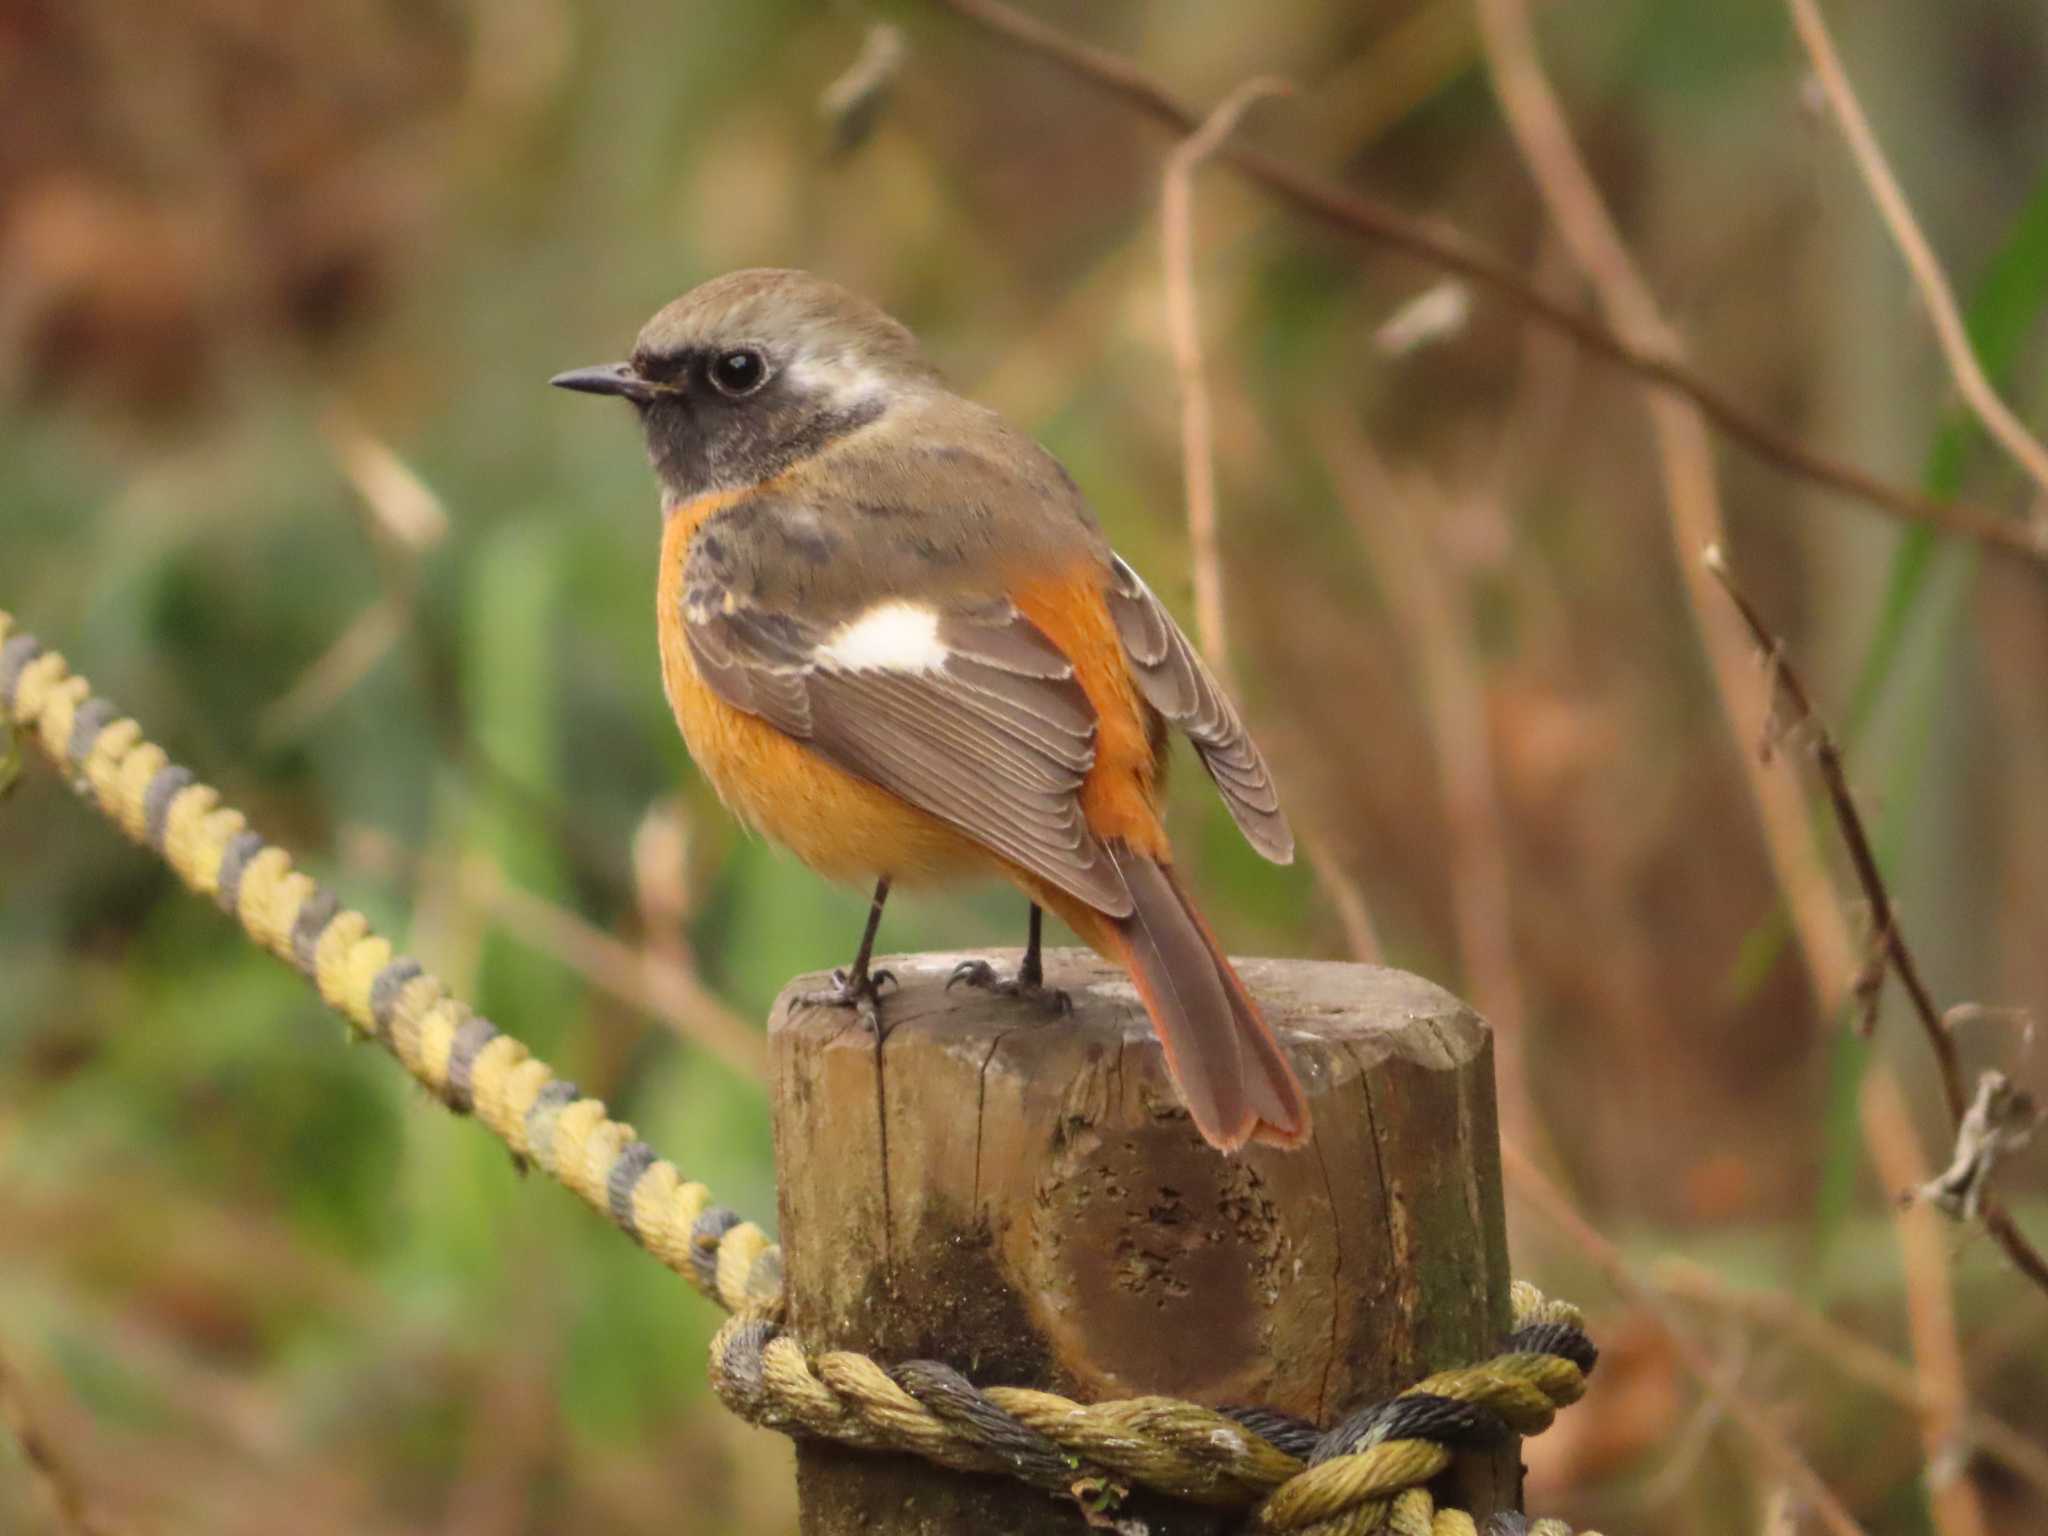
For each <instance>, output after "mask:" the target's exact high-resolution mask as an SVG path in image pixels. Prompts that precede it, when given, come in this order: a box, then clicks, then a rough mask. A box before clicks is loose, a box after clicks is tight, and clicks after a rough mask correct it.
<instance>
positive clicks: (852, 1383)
mask: <svg viewBox="0 0 2048 1536" xmlns="http://www.w3.org/2000/svg"><path fill="white" fill-rule="evenodd" d="M1513 1308H1514V1332H1513V1333H1512V1334H1511V1335H1510V1337H1509V1338H1508V1340H1507V1343H1506V1346H1505V1347H1504V1348H1503V1350H1502V1352H1501V1353H1499V1354H1497V1355H1495V1356H1493V1357H1492V1358H1491V1359H1489V1360H1484V1361H1481V1362H1480V1363H1478V1364H1476V1365H1470V1366H1461V1367H1459V1368H1457V1369H1455V1370H1449V1371H1440V1372H1438V1373H1437V1374H1436V1375H1434V1376H1431V1377H1429V1378H1428V1379H1427V1380H1424V1381H1420V1382H1417V1383H1416V1384H1415V1385H1414V1386H1412V1387H1410V1388H1408V1389H1407V1390H1406V1391H1404V1392H1400V1393H1397V1394H1396V1395H1395V1396H1393V1397H1390V1398H1387V1399H1385V1400H1384V1401H1382V1402H1378V1403H1374V1404H1372V1405H1371V1406H1369V1407H1366V1408H1363V1409H1361V1410H1359V1411H1358V1412H1356V1413H1354V1414H1352V1415H1350V1416H1349V1417H1347V1418H1346V1419H1345V1420H1343V1422H1341V1423H1339V1424H1338V1425H1336V1426H1335V1427H1334V1428H1332V1429H1330V1430H1328V1431H1318V1430H1317V1429H1316V1428H1315V1426H1313V1425H1310V1424H1307V1423H1305V1422H1303V1421H1301V1420H1297V1419H1290V1418H1288V1417H1287V1416H1285V1415H1282V1414H1277V1413H1273V1412H1271V1411H1270V1410H1265V1409H1248V1410H1241V1411H1238V1410H1218V1409H1213V1408H1205V1407H1202V1406H1201V1405H1200V1404H1197V1403H1189V1402H1183V1401H1180V1400H1179V1399H1177V1398H1168V1397H1137V1398H1123V1399H1119V1400H1117V1401H1113V1402H1106V1403H1078V1402H1074V1401H1072V1400H1070V1399H1068V1398H1064V1397H1061V1396H1059V1395H1057V1394H1055V1393H1051V1392H1039V1391H1034V1390H1032V1389H1029V1388H1024V1387H986V1388H976V1387H974V1386H972V1385H971V1384H969V1383H968V1382H966V1381H965V1380H964V1379H963V1378H961V1377H960V1376H959V1374H958V1373H957V1372H955V1371H953V1370H952V1369H951V1368H950V1367H947V1366H944V1365H941V1364H938V1363H936V1362H933V1361H921V1360H920V1361H910V1362H907V1363H905V1364H903V1365H899V1366H896V1367H895V1368H894V1369H893V1370H892V1369H887V1368H885V1367H882V1366H880V1365H878V1364H877V1363H876V1362H874V1361H872V1360H870V1359H868V1358H867V1357H865V1356H863V1355H857V1354H850V1353H846V1352H831V1353H825V1354H820V1355H817V1356H812V1355H810V1354H808V1353H807V1352H806V1351H805V1350H804V1348H803V1346H802V1345H801V1344H800V1343H799V1342H798V1341H797V1340H795V1339H794V1338H792V1337H790V1336H789V1335H788V1334H787V1333H785V1332H784V1331H783V1330H782V1329H781V1328H779V1327H778V1326H777V1325H776V1324H775V1323H774V1322H772V1321H770V1320H768V1319H766V1318H759V1317H749V1316H745V1315H741V1316H737V1317H734V1318H733V1319H732V1320H731V1321H730V1322H728V1323H727V1324H726V1325H725V1326H724V1327H723V1328H722V1329H720V1330H719V1333H718V1336H717V1338H716V1339H714V1340H713V1341H712V1345H711V1382H712V1386H713V1388H714V1389H715V1390H716V1391H717V1393H718V1396H719V1400H720V1401H721V1402H723V1403H724V1404H725V1405H726V1407H728V1408H729V1409H731V1410H732V1411H733V1412H734V1413H736V1414H738V1415H739V1416H740V1417H741V1418H743V1419H746V1420H747V1421H748V1422H749V1423H752V1424H758V1425H761V1426H763V1427H765V1428H769V1429H777V1430H781V1431H782V1432H783V1433H785V1434H790V1435H797V1436H810V1437H814V1438H818V1439H827V1440H833V1441H836V1442H838V1443H839V1444H842V1445H852V1446H858V1447H861V1448H863V1449H867V1450H880V1451H902V1452H908V1453H909V1454H911V1455H916V1456H922V1457H924V1458H925V1459H926V1460H928V1461H934V1462H937V1463H938V1464H940V1465H941V1466H947V1467H952V1468H954V1469H955V1470H958V1471H962V1472H1001V1473H1006V1474H1008V1475H1009V1476H1012V1477H1015V1478H1017V1479H1019V1480H1020V1481H1023V1482H1027V1483H1030V1484H1031V1485H1032V1486H1034V1487H1038V1488H1042V1489H1045V1490H1046V1491H1048V1492H1051V1493H1056V1494H1065V1495H1068V1496H1070V1497H1073V1498H1075V1499H1077V1500H1080V1501H1082V1502H1083V1503H1084V1504H1087V1503H1091V1501H1100V1502H1102V1503H1105V1504H1113V1503H1114V1502H1115V1501H1116V1499H1117V1498H1119V1497H1121V1495H1122V1493H1123V1492H1125V1491H1128V1490H1129V1489H1132V1488H1144V1489H1148V1490H1150V1491H1152V1492H1154V1493H1162V1494H1167V1495H1169V1496H1171V1497H1174V1498H1178V1499H1185V1500H1188V1501H1191V1502H1194V1503H1201V1504H1211V1505H1221V1506H1225V1507H1235V1508H1250V1509H1253V1510H1254V1513H1253V1514H1252V1517H1251V1520H1250V1523H1249V1525H1248V1526H1247V1527H1246V1529H1247V1530H1248V1531H1250V1532H1256V1533H1260V1536H1265V1533H1275V1536H1277V1533H1282V1532H1287V1533H1299V1536H1363V1533H1366V1532H1371V1531H1380V1530H1391V1531H1399V1532H1409V1531H1421V1532H1434V1533H1439V1536H1452V1533H1456V1532H1458V1531H1460V1530H1461V1529H1462V1530H1465V1531H1471V1530H1473V1529H1474V1527H1473V1525H1472V1522H1471V1518H1470V1517H1469V1516H1465V1515H1462V1514H1460V1513H1459V1512H1457V1511H1448V1510H1446V1511H1439V1510H1437V1509H1436V1508H1435V1505H1434V1504H1433V1503H1426V1504H1425V1503H1419V1502H1418V1501H1417V1500H1418V1496H1419V1498H1421V1499H1423V1500H1427V1498H1428V1495H1427V1493H1426V1491H1425V1490H1424V1488H1423V1485H1424V1484H1426V1483H1428V1482H1430V1481H1431V1480H1432V1479H1434V1478H1436V1477H1437V1476H1439V1475H1440V1474H1442V1473H1443V1472H1444V1471H1445V1470H1446V1469H1447V1468H1448V1467H1449V1466H1450V1464H1451V1459H1452V1457H1453V1456H1454V1455H1455V1454H1456V1453H1457V1452H1458V1451H1461V1450H1468V1449H1484V1448H1488V1447H1493V1446H1498V1445H1501V1444H1503V1443H1505V1441H1506V1440H1507V1439H1508V1437H1509V1436H1511V1435H1533V1434H1538V1433H1540V1432H1541V1431H1542V1430H1544V1429H1546V1428H1548V1427H1549V1425H1550V1421H1551V1419H1552V1418H1553V1417H1554V1416H1555V1415H1556V1412H1557V1410H1558V1409H1560V1408H1563V1407H1565V1406H1567V1405H1569V1404H1571V1403H1574V1402H1576V1401H1578V1399H1579V1397H1580V1396H1581V1394H1582V1393H1583V1392H1584V1391H1585V1383H1586V1373H1587V1372H1589V1371H1590V1370H1591V1369H1592V1368H1593V1363H1594V1361H1595V1359H1596V1358H1597V1352H1596V1351H1595V1350H1594V1348H1593V1345H1592V1343H1591V1342H1590V1341H1589V1340H1588V1339H1587V1337H1586V1334H1585V1331H1584V1328H1583V1325H1582V1322H1581V1319H1580V1317H1579V1314H1578V1312H1577V1310H1576V1309H1575V1308H1572V1307H1570V1306H1567V1305H1565V1304H1564V1303H1561V1302H1554V1301H1550V1300H1547V1299H1546V1298H1545V1297H1544V1296H1543V1295H1542V1293H1541V1292H1539V1291H1537V1290H1536V1288H1535V1287H1534V1286H1530V1285H1524V1284H1520V1283H1517V1284H1516V1286H1515V1287H1514V1295H1513ZM1418 1519H1420V1520H1421V1521H1422V1522H1423V1523H1421V1524H1417V1523H1416V1521H1417V1520H1418ZM1457 1519H1463V1520H1464V1521H1465V1524H1464V1526H1463V1527H1460V1526H1458V1525H1457V1524H1456V1520H1457ZM1446 1520H1449V1522H1450V1523H1448V1524H1446V1523H1443V1522H1445V1521H1446ZM1403 1522H1405V1523H1403ZM1531 1529H1532V1531H1534V1532H1536V1533H1537V1536H1548V1532H1547V1531H1546V1529H1545V1528H1543V1527H1533V1528H1531Z"/></svg>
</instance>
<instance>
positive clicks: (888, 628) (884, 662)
mask: <svg viewBox="0 0 2048 1536" xmlns="http://www.w3.org/2000/svg"><path fill="white" fill-rule="evenodd" d="M951 654H952V652H951V651H949V650H948V649H947V648H946V643H945V642H944V641H943V640H941V639H940V638H939V615H938V613H937V612H936V611H935V610H933V609H930V608H926V607H922V606H920V605H919V604H917V603H904V602H891V603H878V604H876V605H875V606H874V607H872V608H870V609H869V610H868V611H867V612H866V613H864V614H862V615H861V616H860V617H859V618H857V619H853V620H851V621H849V622H848V623H845V624H842V625H840V626H839V628H837V629H836V630H834V631H833V632H832V636H831V638H830V639H828V640H827V641H826V642H825V643H824V644H823V645H821V646H819V647H818V649H817V652H816V656H817V660H818V663H819V665H821V666H827V667H838V668H841V669H843V670H845V671H848V672H936V671H938V670H939V668H941V667H943V666H944V665H945V664H946V658H947V657H948V656H950V655H951Z"/></svg>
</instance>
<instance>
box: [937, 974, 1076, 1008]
mask: <svg viewBox="0 0 2048 1536" xmlns="http://www.w3.org/2000/svg"><path fill="white" fill-rule="evenodd" d="M1042 976H1043V972H1041V973H1040V976H1038V977H1033V976H1028V975H1023V974H1019V975H1017V976H1013V977H1008V978H1005V977H1003V976H1001V975H998V974H997V972H996V968H995V967H994V966H992V965H990V964H989V963H988V962H987V961H986V960H962V961H961V962H960V963H959V964H958V965H956V966H954V967H953V974H952V975H950V976H948V977H947V978H946V990H947V991H948V992H950V991H952V990H953V988H954V986H955V985H956V984H959V983H964V984H966V985H967V986H970V987H979V988H980V989H981V990H982V991H984V992H992V993H994V994H995V995H996V996H997V997H1014V998H1018V999H1020V1000H1022V1001H1024V1002H1027V1003H1036V1004H1037V1005H1038V1006H1039V1007H1041V1008H1043V1009H1044V1010H1045V1011H1046V1012H1048V1013H1050V1014H1053V1015H1055V1016H1059V1015H1064V1014H1068V1013H1071V1012H1073V1010H1074V1000H1073V999H1072V998H1071V997H1069V996H1067V994H1066V993H1064V992H1062V991H1061V990H1060V989H1059V988H1058V987H1048V986H1046V985H1045V983H1044V981H1043V980H1042V979H1041V978H1042Z"/></svg>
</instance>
